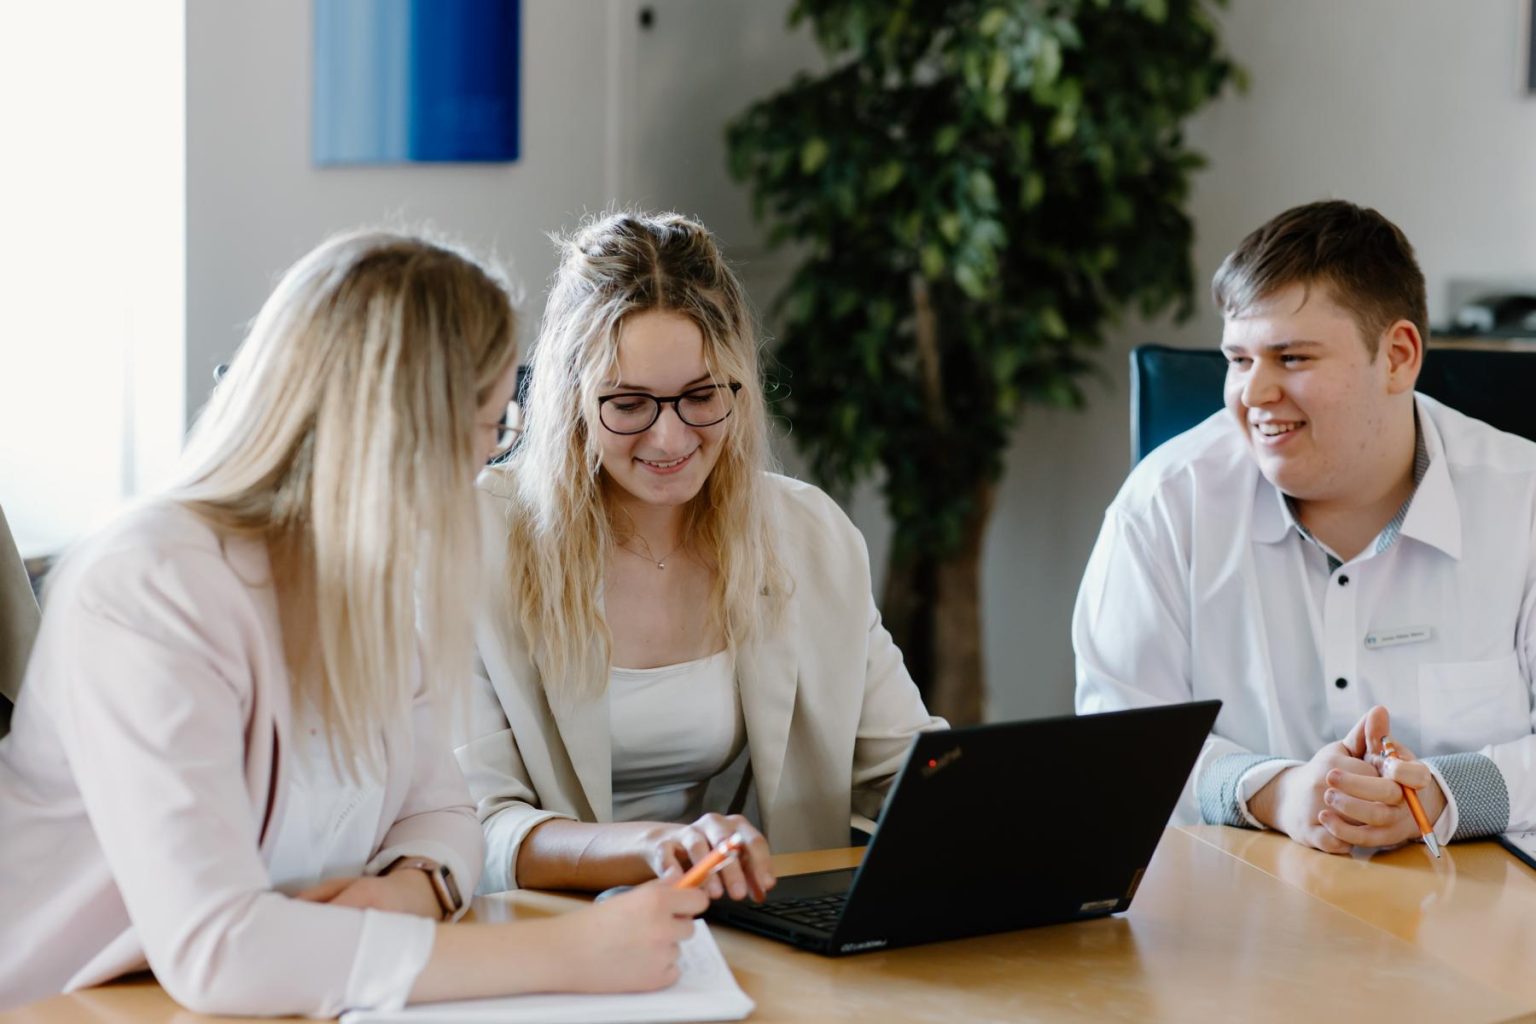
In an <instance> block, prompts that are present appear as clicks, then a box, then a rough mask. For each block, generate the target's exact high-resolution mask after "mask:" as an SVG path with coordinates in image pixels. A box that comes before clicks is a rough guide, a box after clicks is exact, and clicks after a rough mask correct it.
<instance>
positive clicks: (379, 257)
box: [171, 232, 517, 777]
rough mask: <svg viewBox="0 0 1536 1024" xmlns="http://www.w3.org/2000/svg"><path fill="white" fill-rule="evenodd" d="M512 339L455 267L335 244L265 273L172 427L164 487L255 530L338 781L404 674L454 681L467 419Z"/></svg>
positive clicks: (468, 497) (398, 693) (490, 285)
mask: <svg viewBox="0 0 1536 1024" xmlns="http://www.w3.org/2000/svg"><path fill="white" fill-rule="evenodd" d="M513 331H514V316H513V311H512V305H511V299H510V297H509V292H508V289H507V287H506V284H505V282H504V281H503V279H502V278H501V277H500V276H499V275H498V274H497V273H496V272H494V271H493V270H492V269H490V268H488V267H486V266H484V265H482V264H480V263H478V262H476V261H475V260H474V259H473V258H471V257H469V256H467V255H465V254H464V253H461V252H458V251H456V250H454V249H452V248H450V247H448V246H446V245H443V244H438V243H435V242H431V241H427V240H424V239H421V238H416V237H411V236H407V235H400V234H393V233H384V232H358V233H352V234H346V235H342V236H339V237H336V238H333V239H331V240H330V241H328V242H326V243H324V244H323V245H321V246H320V247H319V248H317V249H315V250H314V251H313V252H311V253H310V254H309V255H308V256H305V257H304V258H303V259H301V260H300V261H299V262H298V263H296V264H295V265H294V266H293V267H292V268H291V269H290V270H289V271H288V272H287V273H286V274H285V275H283V278H282V280H281V281H280V282H279V283H278V285H277V288H276V290H274V291H273V293H272V296H271V298H269V299H268V300H267V302H266V304H265V305H264V306H263V307H262V309H261V312H260V313H259V314H258V315H257V317H256V320H255V322H254V324H253V326H252V328H251V331H250V334H249V335H248V336H247V338H246V340H245V342H244V343H243V344H242V345H241V346H240V350H239V352H238V353H237V354H236V355H235V358H234V360H233V361H232V362H231V364H230V367H229V371H228V373H227V374H226V375H225V376H224V378H223V380H222V381H221V382H220V384H219V385H218V387H217V388H216V389H215V390H214V394H213V397H212V399H211V400H210V401H209V403H208V405H207V407H206V409H205V411H204V412H203V414H202V416H201V418H200V419H199V420H198V422H197V425H196V427H195V428H194V430H193V431H192V435H191V439H190V441H189V443H188V448H187V451H186V454H185V457H184V463H183V476H182V479H181V481H180V482H179V483H178V484H177V485H176V486H175V487H174V488H173V490H172V492H171V497H172V498H174V499H176V500H179V501H181V502H182V503H184V504H186V505H187V506H189V507H190V508H192V509H193V510H194V511H196V512H197V513H199V514H200V515H202V516H203V517H204V518H205V519H207V520H209V521H210V522H211V523H213V524H214V526H215V527H217V528H219V529H222V530H226V531H231V532H235V533H243V534H247V535H255V536H259V537H261V538H262V539H264V540H265V541H266V545H267V549H268V551H269V553H270V555H271V560H272V570H273V581H274V584H275V585H276V587H277V593H278V608H279V613H280V618H281V622H282V630H283V646H284V652H285V655H286V658H287V662H288V668H289V670H290V672H291V675H292V679H293V688H294V693H295V698H296V703H297V702H304V703H307V704H308V705H309V706H310V707H312V708H313V709H314V710H316V711H318V712H319V714H320V715H321V717H322V719H323V720H324V722H325V724H326V727H327V735H328V736H329V737H330V742H331V752H332V757H333V760H335V761H336V762H337V763H338V764H339V765H340V766H341V767H343V768H344V769H345V770H347V771H348V772H349V773H351V774H352V775H353V776H354V777H356V776H357V774H358V772H359V771H360V770H361V771H365V772H367V773H369V774H377V772H378V771H379V770H380V769H381V767H382V759H381V753H382V752H381V750H380V749H379V740H380V736H381V734H382V728H383V726H384V724H385V722H387V721H389V720H391V719H393V718H395V717H396V716H399V715H402V714H407V713H408V709H409V706H410V702H411V698H412V687H413V685H414V683H415V681H416V680H417V678H418V676H419V673H423V672H424V673H425V674H426V684H427V685H428V686H432V685H433V684H435V683H436V682H437V681H438V680H440V679H449V680H455V681H458V680H464V679H467V678H469V672H470V665H469V658H468V654H467V651H468V649H469V647H470V642H471V641H470V638H469V634H468V630H467V624H468V623H469V621H470V616H471V605H472V603H473V601H474V597H475V590H476V584H477V582H478V581H477V578H476V571H477V567H478V565H479V563H480V557H479V540H478V529H477V523H476V518H475V512H474V491H473V488H472V486H471V481H472V480H473V478H474V475H475V472H476V470H477V469H478V468H479V467H478V466H477V465H476V464H475V460H476V456H477V451H476V444H475V431H476V416H477V413H478V411H479V408H480V406H481V405H482V404H484V403H485V402H486V401H488V400H489V399H490V389H491V388H492V386H493V385H494V383H495V382H496V381H498V380H499V379H502V378H503V377H504V376H505V374H506V373H507V370H508V367H510V366H511V365H512V364H513V362H515V360H516V358H517V348H516V341H515V338H514V333H513Z"/></svg>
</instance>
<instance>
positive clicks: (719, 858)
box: [677, 832, 747, 889]
mask: <svg viewBox="0 0 1536 1024" xmlns="http://www.w3.org/2000/svg"><path fill="white" fill-rule="evenodd" d="M746 845H747V837H746V836H744V835H742V834H741V833H740V832H733V833H732V834H731V835H729V836H727V837H726V838H724V839H722V840H720V842H718V843H716V844H715V848H714V849H713V850H710V851H709V853H707V854H705V856H704V859H703V860H701V861H699V862H698V863H697V864H695V865H694V866H693V867H691V868H689V869H688V873H687V874H685V875H684V876H683V877H682V878H679V879H678V880H677V887H678V888H679V889H693V888H696V887H697V886H700V885H703V884H704V879H706V878H708V877H709V876H710V875H712V874H714V873H715V872H716V871H718V870H720V869H721V868H723V867H724V866H725V864H726V861H727V860H729V859H731V858H734V857H735V856H736V854H737V853H739V852H740V851H741V849H742V847H744V846H746Z"/></svg>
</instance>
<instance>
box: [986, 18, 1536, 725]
mask: <svg viewBox="0 0 1536 1024" xmlns="http://www.w3.org/2000/svg"><path fill="white" fill-rule="evenodd" d="M1528 7H1529V3H1528V0H1466V2H1457V3H1428V4H1402V3H1399V2H1396V0H1348V2H1345V3H1341V2H1339V0H1284V2H1275V0H1233V3H1232V7H1231V10H1230V12H1229V14H1228V15H1227V16H1226V17H1225V18H1224V19H1223V23H1224V25H1225V29H1224V31H1225V40H1226V45H1227V48H1228V50H1229V51H1230V52H1231V53H1232V54H1233V55H1234V56H1235V57H1236V58H1237V60H1238V61H1239V63H1241V64H1243V65H1244V66H1245V67H1246V68H1247V69H1248V72H1249V74H1250V75H1251V78H1252V83H1251V88H1250V90H1249V92H1248V93H1247V95H1246V96H1233V97H1231V98H1228V99H1226V100H1224V101H1222V102H1220V103H1218V104H1217V105H1215V106H1214V107H1212V108H1211V109H1210V110H1209V111H1208V112H1206V113H1205V114H1203V115H1201V116H1200V117H1199V118H1198V119H1196V121H1195V122H1194V124H1193V125H1192V128H1191V132H1190V138H1191V141H1192V142H1193V143H1194V145H1195V146H1196V148H1198V149H1200V150H1202V151H1203V152H1205V154H1206V155H1207V156H1208V157H1209V158H1210V167H1209V168H1208V169H1207V170H1206V171H1205V172H1204V173H1202V174H1201V175H1200V177H1199V178H1197V181H1196V189H1195V193H1194V196H1193V199H1192V204H1191V211H1192V213H1193V216H1194V219H1195V224H1196V229H1197V232H1198V239H1197V242H1196V246H1195V253H1194V259H1195V269H1196V274H1197V278H1198V280H1199V281H1201V282H1202V285H1201V287H1202V288H1203V287H1204V282H1208V281H1209V280H1210V276H1211V274H1212V273H1214V272H1215V270H1216V267H1217V265H1218V264H1219V263H1220V262H1221V259H1222V257H1223V256H1225V255H1226V253H1227V252H1228V251H1229V250H1230V249H1231V248H1232V247H1233V246H1235V245H1236V244H1237V243H1238V242H1239V241H1240V240H1241V239H1242V237H1243V235H1245V234H1246V233H1247V232H1248V231H1250V230H1252V229H1253V228H1256V227H1258V226H1259V225H1260V224H1261V223H1263V222H1264V221H1265V220H1267V219H1268V218H1269V217H1271V216H1273V215H1274V214H1276V213H1279V212H1280V211H1281V210H1283V209H1285V208H1286V207H1289V206H1292V205H1295V204H1297V203H1302V202H1309V201H1311V200H1314V199H1321V198H1342V199H1350V200H1352V201H1355V202H1360V203H1363V204H1365V205H1370V206H1374V207H1376V208H1377V209H1379V210H1381V212H1382V213H1384V214H1385V215H1386V216H1388V217H1390V218H1391V219H1393V220H1394V221H1396V222H1397V223H1398V224H1399V225H1400V226H1401V227H1402V228H1403V230H1404V231H1405V232H1406V233H1407V235H1408V237H1409V239H1410V240H1411V241H1412V242H1413V243H1414V246H1415V248H1416V249H1417V251H1418V255H1419V260H1420V262H1421V264H1422V265H1423V268H1424V271H1425V275H1426V278H1427V281H1428V286H1429V303H1430V316H1431V319H1432V321H1434V322H1436V323H1438V322H1441V321H1443V320H1445V319H1446V318H1447V317H1448V315H1449V312H1450V311H1449V309H1448V308H1447V302H1446V293H1447V290H1448V287H1449V282H1451V281H1453V280H1456V279H1460V278H1487V279H1493V280H1499V279H1521V278H1536V97H1532V96H1528V95H1526V94H1525V93H1524V91H1523V83H1524V81H1525V70H1524V69H1525V63H1524V62H1525V59H1526V53H1525V50H1526V46H1525V43H1524V40H1526V39H1528V38H1529V37H1528V34H1527V22H1526V17H1527V15H1526V8H1528ZM1198 299H1199V307H1198V310H1197V315H1196V317H1195V318H1194V319H1193V320H1192V321H1190V322H1189V323H1187V324H1184V325H1181V326H1177V327H1176V326H1173V325H1170V324H1160V325H1152V326H1145V325H1143V326H1133V327H1131V328H1129V329H1127V330H1125V331H1123V332H1120V333H1119V335H1118V337H1117V338H1115V340H1114V343H1113V344H1112V345H1111V346H1110V348H1109V350H1108V351H1106V352H1105V353H1104V356H1103V359H1102V362H1103V364H1104V366H1105V367H1106V369H1108V370H1109V371H1110V372H1111V374H1112V376H1113V388H1112V390H1109V391H1107V392H1106V393H1104V394H1103V395H1102V396H1101V398H1100V400H1098V401H1097V402H1095V403H1094V405H1093V406H1092V407H1091V408H1090V409H1089V411H1088V412H1087V413H1084V414H1074V413H1064V412H1054V411H1044V412H1040V413H1036V414H1032V415H1031V416H1029V417H1028V418H1027V419H1026V421H1025V423H1024V425H1023V427H1022V429H1021V430H1020V432H1019V435H1018V439H1017V445H1016V448H1015V449H1014V451H1013V452H1012V454H1011V455H1010V457H1009V460H1008V476H1007V480H1006V483H1005V485H1004V494H1003V496H1002V499H1001V500H1000V502H999V507H998V513H997V519H996V522H995V524H994V526H993V530H992V534H991V537H990V538H989V541H988V544H987V564H988V567H989V570H992V571H989V573H988V575H987V578H986V581H985V590H986V598H985V601H986V607H987V610H988V619H987V625H988V636H987V644H986V648H987V663H988V665H987V667H988V672H989V673H990V678H991V682H992V686H993V696H992V701H991V706H990V713H991V714H992V715H993V716H994V717H1000V718H1006V717H1015V716H1023V715H1028V714H1039V713H1046V712H1055V711H1066V710H1068V709H1070V707H1071V693H1072V683H1071V676H1072V657H1071V648H1070V639H1069V637H1068V627H1069V624H1070V621H1071V608H1072V600H1073V598H1074V596H1075V592H1076V586H1077V580H1078V576H1079V574H1080V573H1081V571H1082V566H1083V563H1084V562H1085V561H1086V560H1087V557H1088V553H1089V551H1090V550H1091V548H1092V546H1093V540H1094V537H1095V536H1096V535H1097V531H1098V526H1099V519H1100V516H1101V513H1102V510H1103V508H1104V506H1105V505H1106V504H1107V503H1108V502H1109V500H1110V499H1111V498H1112V497H1113V496H1114V493H1115V491H1116V489H1117V488H1118V486H1119V483H1120V481H1121V480H1122V479H1123V477H1124V473H1125V468H1126V466H1127V464H1128V462H1129V457H1130V456H1129V450H1130V445H1129V434H1128V418H1127V402H1128V400H1129V387H1128V383H1127V382H1128V375H1127V372H1126V365H1127V355H1128V352H1129V350H1130V347H1131V346H1132V345H1134V344H1136V343H1138V342H1141V341H1154V340H1155V341H1164V342H1169V343H1173V344H1186V345H1195V346H1204V345H1215V344H1216V343H1217V341H1218V340H1219V338H1220V333H1221V320H1220V317H1219V316H1217V314H1216V313H1215V312H1214V311H1213V310H1212V309H1211V308H1210V303H1209V300H1208V298H1207V297H1206V295H1205V294H1204V292H1203V291H1202V293H1201V294H1200V295H1199V296H1198ZM1533 384H1536V382H1533Z"/></svg>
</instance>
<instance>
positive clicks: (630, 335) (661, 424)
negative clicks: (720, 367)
mask: <svg viewBox="0 0 1536 1024" xmlns="http://www.w3.org/2000/svg"><path fill="white" fill-rule="evenodd" d="M713 383H717V382H716V381H715V380H714V379H713V378H712V377H711V376H710V372H709V367H708V365H707V364H706V363H705V362H704V335H703V333H702V332H700V330H699V327H698V325H697V324H695V323H694V322H693V321H692V320H690V319H688V318H687V317H685V316H680V315H678V314H676V313H668V312H661V311H657V310H652V311H650V312H645V313H639V314H636V315H635V316H633V317H630V318H629V319H627V320H626V321H625V322H624V326H623V330H622V332H621V334H620V336H619V346H618V372H617V374H616V379H613V380H608V381H604V382H603V387H602V390H601V391H599V392H598V395H599V397H602V396H604V395H614V394H619V393H621V392H640V393H644V394H650V395H661V396H667V395H680V394H683V393H684V392H686V391H688V390H689V389H691V388H697V387H701V386H708V385H710V384H713ZM729 424H730V420H728V419H727V420H724V421H722V422H720V423H716V424H714V425H713V426H709V427H692V426H689V425H688V424H686V423H684V422H683V421H682V420H681V419H679V418H678V415H677V410H676V408H675V407H674V406H673V405H672V404H671V403H668V404H667V405H664V406H662V409H661V415H660V416H658V417H657V419H656V422H655V423H653V424H651V426H650V429H648V430H645V431H642V432H641V433H638V434H615V433H614V432H613V431H611V430H609V429H607V428H606V427H604V426H602V425H601V423H595V424H594V429H595V431H596V436H597V438H598V441H599V445H600V447H601V449H602V468H603V472H604V474H605V475H606V476H607V478H608V481H609V483H610V484H611V485H612V486H614V487H616V488H617V489H618V491H619V492H620V493H619V496H620V498H621V500H629V501H634V502H638V503H640V504H642V505H650V506H656V507H673V508H677V507H681V506H683V505H685V504H687V503H688V502H689V501H691V500H693V498H694V497H695V496H696V495H697V494H698V493H699V491H700V490H701V489H702V488H703V486H704V481H706V480H707V479H709V474H710V471H711V470H712V469H714V466H715V462H716V461H717V460H718V459H719V458H720V451H721V448H722V446H723V445H724V444H725V439H726V434H727V430H728V427H729Z"/></svg>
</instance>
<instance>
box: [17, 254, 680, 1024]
mask: <svg viewBox="0 0 1536 1024" xmlns="http://www.w3.org/2000/svg"><path fill="white" fill-rule="evenodd" d="M516 361H517V360H516V346H515V343H514V338H513V313H512V308H511V305H510V303H509V300H508V297H507V293H506V290H505V289H504V287H503V286H502V285H501V284H500V283H498V281H497V279H496V278H494V277H493V276H492V275H491V274H490V273H488V272H487V271H486V270H485V269H484V268H482V267H481V266H479V265H477V264H476V263H474V262H473V261H471V260H470V259H468V258H467V257H465V256H462V255H460V254H458V253H456V252H454V251H451V250H449V249H447V248H444V247H441V246H438V245H435V244H431V243H428V242H425V241H422V240H419V239H416V238H411V237H407V236H400V235H392V234H376V233H364V234H353V235H347V236H343V237H340V238H337V239H335V240H333V241H331V242H328V243H326V244H325V245H322V246H321V247H320V248H318V249H317V250H315V251H314V252H313V253H311V254H310V255H309V256H307V257H305V258H304V259H303V260H301V261H300V262H299V263H298V264H296V265H295V266H294V267H293V268H292V269H291V270H289V271H288V273H287V274H286V275H285V276H284V278H283V280H282V281H281V283H280V284H279V285H278V286H277V290H276V291H275V292H274V293H273V295H272V297H271V298H270V299H269V300H268V302H267V303H266V305H265V306H264V307H263V309H262V311H261V314H260V315H259V316H258V317H257V319H256V322H255V325H254V327H253V329H252V331H251V334H250V337H249V338H248V339H247V340H246V342H245V344H244V345H242V346H241V348H240V352H239V354H238V355H237V356H236V357H235V359H234V362H233V364H232V365H231V367H230V368H229V372H228V374H227V375H226V376H224V378H223V379H222V381H221V382H220V383H219V385H218V388H217V389H216V391H215V393H214V395H213V398H212V400H211V401H210V402H209V405H208V408H207V410H206V411H205V412H204V414H203V415H202V417H201V418H200V419H199V421H198V424H197V427H196V429H195V430H194V432H193V436H192V439H191V442H190V445H189V448H188V452H187V463H186V467H185V471H184V475H183V477H182V479H181V481H180V483H179V484H177V485H176V486H175V487H174V488H172V489H171V490H170V491H169V492H168V493H166V494H164V495H162V496H160V497H159V498H157V499H154V500H151V501H148V502H147V503H145V504H144V505H143V506H142V507H140V508H138V509H137V510H135V511H132V512H130V513H129V514H127V515H125V516H124V517H122V518H121V519H120V520H118V521H117V522H116V523H115V524H113V525H112V526H110V527H108V528H107V529H105V530H104V531H103V532H102V533H100V534H99V535H97V536H95V537H93V538H91V539H90V540H88V541H86V542H85V543H83V544H82V545H81V546H80V547H79V548H78V549H76V550H75V551H74V552H72V553H71V554H70V555H69V556H68V557H66V558H65V560H64V561H63V563H62V564H61V565H60V566H59V567H58V568H57V569H56V570H55V571H54V574H53V576H52V578H51V582H50V583H49V590H48V599H47V602H46V611H45V614H44V616H43V623H42V629H41V632H40V634H39V636H38V638H37V642H36V646H35V648H34V650H33V654H32V660H31V663H30V667H29V670H28V674H27V677H26V680H25V683H24V685H23V687H22V692H21V696H20V700H19V702H18V704H17V707H16V713H15V719H14V722H13V728H12V731H11V733H10V734H9V735H8V736H6V737H5V739H4V740H0V837H3V849H4V853H5V864H6V870H5V871H4V872H3V873H0V906H3V907H4V908H5V909H4V912H3V913H0V1008H5V1007H9V1006H14V1005H18V1004H20V1003H23V1002H28V1001H31V1000H33V999H39V998H42V997H43V996H45V995H49V994H53V993H58V992H61V991H69V990H72V989H76V988H81V987H84V986H88V985H94V984H98V983H100V982H103V981H107V980H109V979H111V978H115V977H117V976H119V975H122V974H125V973H129V972H132V971H137V970H142V969H144V968H145V967H148V968H150V969H152V970H153V971H154V973H155V976H156V977H157V978H158V979H159V981H160V983H161V984H162V985H163V986H164V987H165V989H166V990H167V991H168V992H169V993H170V994H171V996H172V997H174V998H175V999H176V1000H178V1001H179V1002H181V1003H182V1004H184V1005H185V1006H187V1007H189V1008H191V1009H194V1010H199V1011H204V1012H212V1013H229V1014H240V1015H256V1014H260V1015H276V1014H307V1015H311V1016H333V1015H335V1014H337V1013H339V1012H341V1011H343V1010H347V1009H351V1008H381V1007H382V1008H391V1007H398V1006H399V1005H401V1004H402V1003H405V1002H408V1001H409V1002H417V1001H427V1000H440V999H455V998H469V997H474V996H481V995H495V994H509V993H515V992H524V991H550V990H559V989H571V990H582V991H622V990H633V989H643V988H656V987H660V986H662V985H666V984H669V983H671V982H672V981H673V980H675V979H676V977H677V969H676V959H677V955H678V946H677V944H678V941H679V939H681V938H683V937H686V936H687V935H689V934H691V931H692V925H691V922H689V921H688V920H686V915H689V914H693V913H697V912H700V911H702V910H703V909H704V907H705V906H706V905H707V901H706V900H705V898H704V897H703V895H701V894H700V893H698V892H696V891H682V890H678V889H675V888H672V887H670V886H662V885H660V884H657V885H653V886H648V887H645V888H644V889H641V890H638V891H636V892H634V893H631V894H629V895H628V896H626V897H625V898H624V899H623V900H613V901H610V902H607V903H604V904H602V905H601V906H597V907H593V908H590V909H586V910H581V911H578V912H576V913H573V914H568V915H561V916H557V917H553V918H549V919H545V920H536V921H529V922H519V923H511V924H490V925H477V926H459V925H455V926H452V927H447V926H445V925H444V924H441V923H439V922H446V921H448V920H451V919H454V918H457V917H458V916H460V915H461V914H462V913H463V911H464V909H465V903H466V900H467V898H468V896H469V895H470V894H471V893H472V892H473V891H474V888H475V882H476V880H477V879H478V877H479V875H480V867H481V861H482V857H483V849H484V847H483V838H482V834H481V830H480V826H479V823H478V822H477V821H476V819H475V814H474V811H473V809H472V807H471V806H470V803H469V795H468V793H467V792H466V790H465V787H464V780H463V778H462V776H461V775H460V774H459V772H458V770H457V767H456V766H455V764H454V762H453V757H452V754H451V752H450V749H449V744H448V736H447V735H446V733H445V732H444V731H443V728H442V726H441V725H439V724H438V723H437V721H436V717H435V715H434V711H433V707H434V703H435V702H436V701H435V698H437V697H439V696H444V695H446V696H449V697H452V696H454V694H453V691H454V690H456V689H458V686H457V685H455V684H461V683H462V681H463V680H464V679H466V678H467V677H468V675H469V664H468V663H469V657H468V650H469V622H470V614H469V613H470V608H471V604H472V602H473V600H474V595H475V586H474V578H475V572H476V570H477V569H478V567H479V551H478V549H479V530H478V526H477V524H476V516H475V507H474V505H475V499H474V488H473V480H474V476H475V474H476V472H477V471H478V470H479V469H480V467H481V466H483V465H484V464H485V462H486V459H487V458H488V457H489V456H490V455H491V454H493V452H494V449H495V448H496V446H497V445H498V444H499V443H504V442H505V441H506V440H507V439H508V437H507V430H506V425H505V423H504V421H503V414H504V413H505V411H506V410H507V409H508V403H509V401H510V400H511V398H512V389H513V383H512V382H513V367H514V364H515V363H516ZM444 691H446V693H445V692H444ZM447 703H448V705H449V707H450V709H451V708H452V707H453V701H451V700H450V701H448V702H447ZM459 710H460V712H462V711H463V707H462V704H460V705H459ZM679 915H684V916H683V917H680V916H679Z"/></svg>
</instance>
